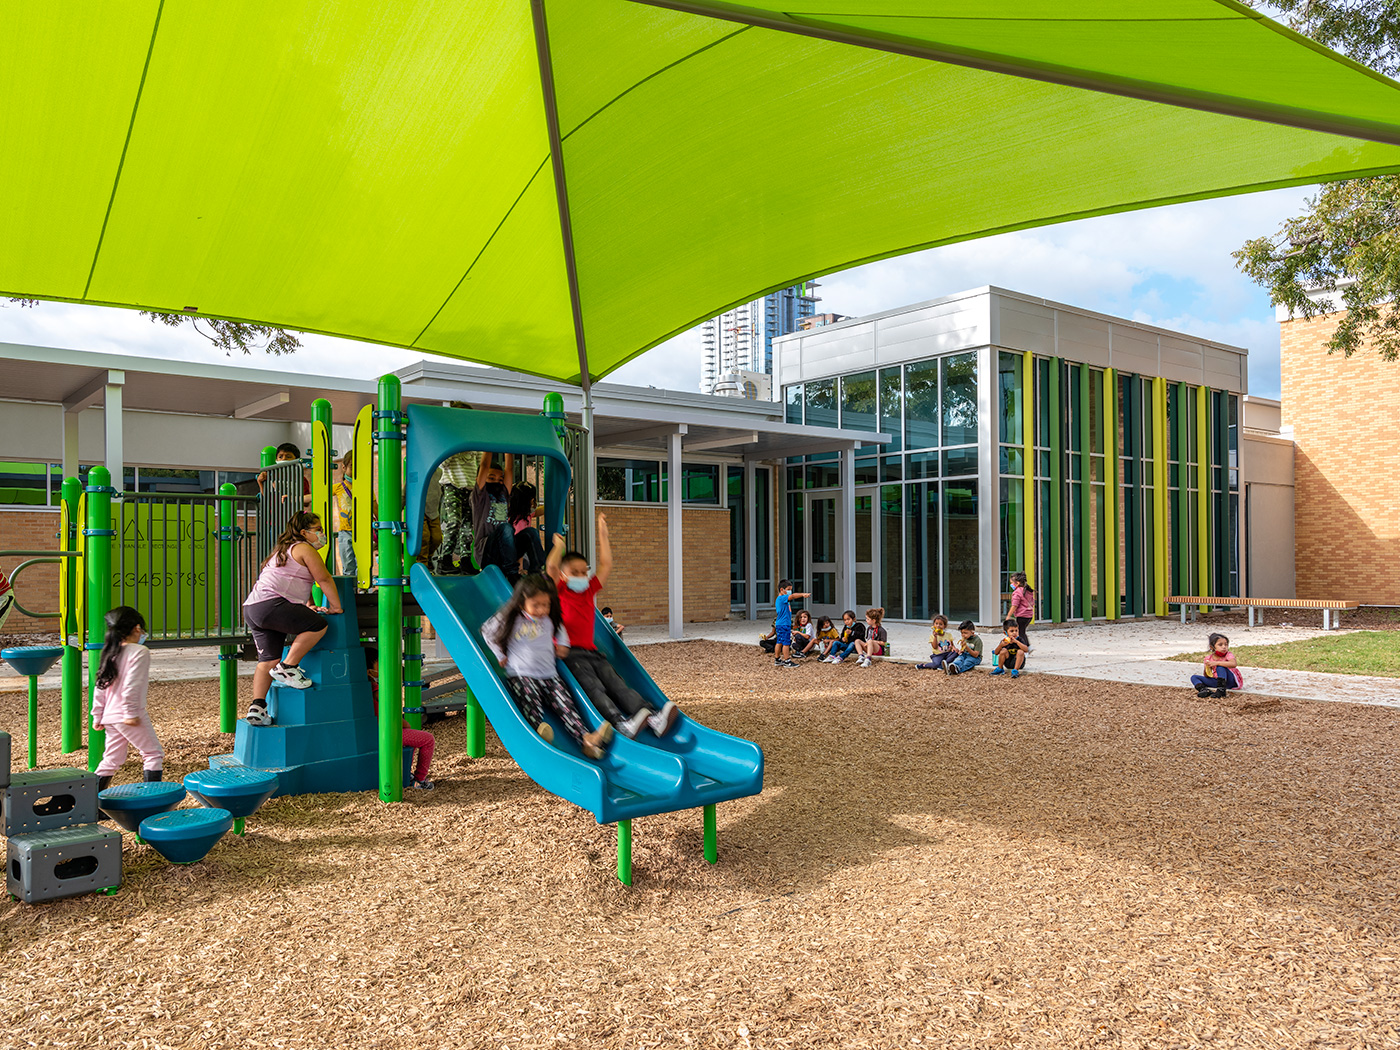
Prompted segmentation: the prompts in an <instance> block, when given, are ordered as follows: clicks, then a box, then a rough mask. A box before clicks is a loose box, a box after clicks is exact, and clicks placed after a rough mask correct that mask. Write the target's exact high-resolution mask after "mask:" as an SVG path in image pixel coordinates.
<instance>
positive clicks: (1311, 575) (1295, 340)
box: [1279, 314, 1400, 605]
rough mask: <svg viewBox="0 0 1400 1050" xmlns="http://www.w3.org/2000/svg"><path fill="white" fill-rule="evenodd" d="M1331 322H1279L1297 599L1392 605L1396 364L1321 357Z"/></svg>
mask: <svg viewBox="0 0 1400 1050" xmlns="http://www.w3.org/2000/svg"><path fill="white" fill-rule="evenodd" d="M1339 316H1340V315H1338V314H1329V315H1326V316H1321V317H1315V318H1313V319H1312V320H1301V319H1299V320H1292V321H1284V322H1283V323H1282V324H1281V325H1280V326H1279V327H1280V332H1281V337H1282V355H1281V356H1282V366H1283V376H1282V378H1283V386H1282V401H1283V422H1284V424H1285V425H1286V426H1287V425H1291V426H1292V427H1293V440H1294V442H1295V446H1294V487H1295V500H1294V532H1295V543H1296V566H1297V569H1296V571H1297V590H1298V597H1299V598H1322V599H1329V598H1332V599H1342V600H1348V601H1359V602H1361V603H1362V604H1365V605H1400V363H1394V362H1388V361H1382V360H1381V359H1380V358H1379V357H1378V356H1377V355H1376V353H1375V351H1373V350H1370V349H1362V350H1359V351H1358V352H1357V353H1355V354H1353V355H1352V356H1351V357H1350V358H1345V357H1343V356H1342V355H1341V354H1328V353H1327V348H1326V345H1325V344H1326V341H1327V338H1328V337H1329V336H1330V335H1331V333H1332V331H1333V329H1334V328H1335V327H1336V323H1337V320H1338V318H1339Z"/></svg>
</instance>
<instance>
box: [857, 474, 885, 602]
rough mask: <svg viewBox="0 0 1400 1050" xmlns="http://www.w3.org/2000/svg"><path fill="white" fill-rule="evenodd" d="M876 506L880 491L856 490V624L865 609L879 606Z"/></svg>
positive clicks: (878, 504)
mask: <svg viewBox="0 0 1400 1050" xmlns="http://www.w3.org/2000/svg"><path fill="white" fill-rule="evenodd" d="M879 506H880V490H879V489H877V488H868V489H856V608H855V614H856V620H857V621H859V620H860V619H861V618H862V617H864V616H865V610H866V609H873V608H874V607H876V606H877V605H879V604H880V584H879V580H880V562H879V558H880V555H879V546H878V545H877V544H876V542H875V537H876V535H877V534H878V533H877V531H876V529H877V527H876V522H875V513H876V510H877V508H878V507H879Z"/></svg>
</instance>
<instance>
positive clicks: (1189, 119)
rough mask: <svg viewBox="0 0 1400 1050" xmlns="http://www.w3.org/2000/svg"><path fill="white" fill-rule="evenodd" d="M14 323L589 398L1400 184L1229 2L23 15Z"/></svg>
mask: <svg viewBox="0 0 1400 1050" xmlns="http://www.w3.org/2000/svg"><path fill="white" fill-rule="evenodd" d="M0 11H3V20H4V25H5V32H4V33H3V34H0V293H3V294H7V295H12V296H26V297H34V298H42V299H58V300H69V301H75V302H87V303H100V304H105V305H112V306H127V307H142V308H148V309H157V310H176V311H179V310H188V311H191V312H197V313H199V314H201V315H207V316H214V317H225V318H235V319H241V320H249V321H256V322H261V323H269V324H276V325H283V326H287V327H290V328H297V329H302V330H305V331H311V332H324V333H328V334H332V335H341V336H349V337H352V338H356V339H363V340H369V341H373V342H378V343H387V344H391V345H395V346H403V347H410V348H414V349H419V350H424V351H429V352H432V353H437V354H448V355H451V356H455V357H461V358H465V359H469V360H473V361H481V362H486V363H489V364H494V365H500V366H503V367H508V368H513V369H518V370H521V371H525V372H531V373H535V374H538V375H543V376H548V377H551V378H557V379H563V380H569V381H573V382H579V381H580V380H581V378H582V374H583V371H584V369H583V368H581V365H580V362H581V360H586V361H587V362H588V364H587V368H586V371H587V372H588V373H589V374H590V375H591V376H592V377H593V378H597V377H599V376H601V375H604V374H606V373H607V372H609V371H611V370H613V369H615V368H617V367H618V366H619V365H620V364H622V363H623V362H624V361H626V360H628V359H629V358H631V357H633V356H635V355H636V354H638V353H640V352H642V351H643V350H646V349H648V348H649V347H651V346H654V345H656V344H657V343H658V342H660V341H662V340H663V339H665V338H667V337H669V336H670V335H673V334H675V333H676V332H678V331H682V330H684V329H686V328H688V327H690V326H691V325H693V324H695V323H696V322H698V321H700V320H702V319H704V318H705V317H709V316H713V315H714V314H716V313H718V312H719V311H720V310H722V309H725V308H727V307H729V306H730V305H732V304H734V303H736V302H741V301H743V300H745V299H749V298H752V297H753V296H755V295H757V294H759V293H761V292H765V291H768V290H771V289H773V288H779V287H783V286H785V285H788V284H791V283H794V282H796V281H799V280H802V279H804V278H807V277H813V276H817V275H820V274H824V273H830V272H832V271H834V270H838V269H841V268H842V267H845V266H849V265H851V264H853V263H857V262H862V261H867V260H871V259H877V258H882V257H886V256H891V255H896V254H899V253H901V252H907V251H911V250H913V249H916V248H921V247H927V246H930V245H935V244H946V243H949V242H951V241H957V240H963V239H967V238H970V237H976V236H981V235H985V234H989V233H995V232H1000V231H1006V230H1014V229H1019V228H1024V227H1028V226H1034V225H1040V224H1044V223H1048V222H1055V221H1060V220H1064V219H1071V218H1080V217H1084V216H1089V215H1100V214H1106V213H1110V212H1115V211H1124V210H1128V209H1131V208H1140V207H1145V206H1149V205H1155V204H1166V203H1171V202H1176V201H1186V200H1193V199H1199V198H1203V197H1210V196H1219V195H1223V194H1230V193H1239V192H1245V191H1250V190H1260V189H1269V188H1274V187H1280V186H1290V185H1298V184H1307V183H1315V182H1321V181H1325V180H1329V179H1337V178H1345V177H1352V176H1358V175H1367V174H1375V173H1379V172H1386V171H1397V170H1400V85H1397V84H1395V83H1394V82H1392V81H1390V80H1387V79H1385V78H1384V77H1381V76H1379V75H1378V74H1375V73H1373V72H1370V71H1368V70H1365V69H1363V68H1361V67H1359V66H1357V65H1355V64H1354V63H1351V62H1349V61H1347V60H1345V59H1343V58H1340V57H1338V56H1336V55H1334V54H1332V53H1330V52H1328V51H1326V50H1324V49H1322V48H1320V47H1318V46H1317V45H1315V44H1313V43H1312V42H1310V41H1307V40H1305V39H1303V38H1301V37H1299V36H1297V35H1295V34H1292V33H1290V32H1289V31H1287V30H1285V29H1283V28H1282V27H1280V26H1278V25H1277V24H1275V23H1273V22H1270V21H1268V20H1266V19H1264V18H1262V17H1260V16H1259V15H1258V14H1256V13H1255V12H1253V11H1251V10H1249V9H1248V8H1245V7H1241V6H1239V5H1237V4H1235V3H1231V2H1221V0H1161V2H1152V3H1145V2H1125V0H1113V2H1110V0H999V2H996V3H992V2H985V0H947V2H937V0H839V2H838V0H827V2H823V3H815V4H814V5H813V6H812V7H811V9H809V10H802V11H791V10H786V9H779V8H778V7H776V6H773V5H771V4H767V5H766V4H763V3H755V4H749V5H742V6H741V5H731V4H721V3H698V2H697V3H690V2H676V3H669V2H667V3H662V2H650V3H644V2H637V0H534V2H531V0H411V2H410V0H399V2H396V3H387V4H386V3H383V2H382V0H376V2H371V0H343V2H340V3H334V4H328V3H325V2H324V0H240V2H239V3H232V4H231V3H226V2H218V0H87V2H84V3H54V2H53V0H5V2H4V3H3V5H0Z"/></svg>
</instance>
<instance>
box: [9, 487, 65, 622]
mask: <svg viewBox="0 0 1400 1050" xmlns="http://www.w3.org/2000/svg"><path fill="white" fill-rule="evenodd" d="M58 521H59V516H58V511H57V509H55V510H10V509H8V508H5V509H0V550H49V551H51V550H55V549H56V548H57V547H58ZM27 560H28V559H26V558H0V569H3V570H4V571H5V574H6V575H9V573H10V572H11V571H13V569H14V567H15V566H16V565H18V564H19V563H20V562H22V561H27ZM15 593H16V595H18V597H19V600H20V601H21V602H23V603H24V604H25V606H26V607H27V608H30V609H33V610H35V611H36V612H54V611H56V610H57V609H58V566H56V565H34V566H31V567H30V568H28V569H25V570H24V574H23V575H22V576H20V578H19V586H18V587H16V588H15ZM57 630H58V621H57V620H31V619H30V618H29V617H28V616H21V615H20V614H19V612H18V611H16V612H12V613H11V614H10V618H9V619H8V620H7V621H6V622H5V629H4V633H6V634H29V633H34V632H43V633H54V632H57Z"/></svg>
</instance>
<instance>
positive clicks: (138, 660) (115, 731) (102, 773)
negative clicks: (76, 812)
mask: <svg viewBox="0 0 1400 1050" xmlns="http://www.w3.org/2000/svg"><path fill="white" fill-rule="evenodd" d="M106 624H107V636H106V637H105V638H104V639H103V644H102V654H101V655H100V656H99V657H98V658H97V681H96V683H95V685H96V688H95V689H94V690H93V693H92V728H93V729H95V730H98V731H105V732H106V734H107V747H106V749H105V750H104V751H103V752H102V761H100V762H98V763H97V769H96V773H97V790H98V791H105V790H106V789H107V785H109V784H110V783H111V782H112V777H114V776H116V773H117V770H119V769H121V767H122V764H123V763H124V762H125V761H126V756H127V755H128V754H130V752H131V748H133V747H134V748H136V750H137V751H138V752H140V754H141V766H142V769H143V770H144V773H143V778H144V779H145V780H146V781H147V782H148V783H149V782H152V781H157V780H160V778H161V777H162V776H163V775H164V774H163V773H162V770H163V769H164V768H165V749H164V748H162V747H161V746H160V741H159V740H158V739H157V738H156V731H155V727H154V726H152V725H151V716H150V714H149V713H147V710H146V692H147V690H148V689H149V688H150V684H151V651H150V650H149V649H147V648H146V646H145V645H144V644H143V643H144V642H145V641H146V621H145V619H143V618H142V616H141V614H140V613H139V612H137V611H136V610H135V609H133V608H132V607H131V606H129V605H118V606H117V607H116V608H115V609H113V610H112V611H111V612H109V613H108V614H107V616H106Z"/></svg>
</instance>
